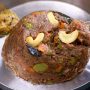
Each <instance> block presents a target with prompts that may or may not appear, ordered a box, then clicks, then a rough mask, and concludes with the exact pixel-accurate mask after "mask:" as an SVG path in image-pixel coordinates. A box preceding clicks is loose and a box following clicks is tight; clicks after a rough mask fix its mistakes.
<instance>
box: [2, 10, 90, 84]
mask: <svg viewBox="0 0 90 90" xmlns="http://www.w3.org/2000/svg"><path fill="white" fill-rule="evenodd" d="M89 46H90V33H89V26H88V25H87V24H86V23H85V22H84V21H80V20H76V19H73V18H70V17H69V16H67V15H64V14H62V13H60V12H54V11H37V12H33V13H30V14H29V15H27V16H25V17H23V18H22V19H21V20H20V21H19V23H18V24H17V25H16V26H15V27H14V28H13V30H12V32H11V34H10V35H9V36H8V38H7V39H6V41H5V44H4V46H3V50H2V56H3V59H4V62H5V64H6V65H7V66H8V67H9V68H10V69H11V70H12V71H13V72H14V74H16V76H18V77H21V78H23V79H24V80H26V81H31V82H32V83H35V84H54V83H61V82H65V81H68V80H71V79H73V78H74V77H76V76H77V75H78V74H79V73H80V72H82V71H83V70H84V68H85V66H86V64H87V62H88V48H89Z"/></svg>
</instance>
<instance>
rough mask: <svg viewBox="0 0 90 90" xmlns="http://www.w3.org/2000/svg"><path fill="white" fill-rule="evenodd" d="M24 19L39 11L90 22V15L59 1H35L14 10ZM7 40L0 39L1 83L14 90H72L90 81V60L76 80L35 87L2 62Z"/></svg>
mask: <svg viewBox="0 0 90 90" xmlns="http://www.w3.org/2000/svg"><path fill="white" fill-rule="evenodd" d="M12 10H13V11H15V12H16V13H17V15H18V16H19V17H20V18H22V17H23V16H25V15H27V14H28V13H30V12H33V11H38V10H54V11H58V12H62V13H65V14H67V15H69V16H71V17H73V18H77V19H82V20H86V21H89V20H90V15H89V14H88V13H87V12H85V11H83V10H82V9H80V8H78V7H76V6H73V5H70V4H67V3H63V2H58V1H33V2H28V3H25V4H22V5H19V6H16V7H14V8H12ZM5 38H6V37H4V38H0V83H2V84H3V85H5V86H7V87H9V88H11V89H14V90H71V89H75V88H78V87H80V86H82V85H84V84H86V83H87V82H89V81H90V60H89V62H88V64H87V66H86V68H85V70H84V72H82V73H81V74H80V75H78V76H77V77H76V78H75V79H73V80H71V81H68V82H65V83H60V84H54V85H33V84H31V83H30V82H26V81H24V80H22V79H20V78H18V77H16V76H15V75H13V73H12V72H11V71H9V70H8V69H7V68H6V67H5V65H4V63H3V60H2V57H1V51H2V46H3V44H4V41H5Z"/></svg>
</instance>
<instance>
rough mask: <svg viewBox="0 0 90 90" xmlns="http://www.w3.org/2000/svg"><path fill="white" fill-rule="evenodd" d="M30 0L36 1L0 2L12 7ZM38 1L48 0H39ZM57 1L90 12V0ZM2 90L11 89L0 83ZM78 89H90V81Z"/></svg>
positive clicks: (0, 89)
mask: <svg viewBox="0 0 90 90" xmlns="http://www.w3.org/2000/svg"><path fill="white" fill-rule="evenodd" d="M28 1H35V0H0V3H3V4H4V5H5V6H6V7H8V8H11V7H14V6H16V5H19V4H22V3H25V2H28ZM37 1H46V0H37ZM50 1H51V0H50ZM52 1H53V0H52ZM57 1H64V2H67V3H70V4H73V5H76V6H78V7H80V8H82V9H84V10H85V11H87V12H88V13H90V0H57ZM0 90H11V89H8V88H6V87H5V86H3V85H1V84H0ZM77 90H90V83H88V84H86V85H85V86H83V87H81V88H79V89H77Z"/></svg>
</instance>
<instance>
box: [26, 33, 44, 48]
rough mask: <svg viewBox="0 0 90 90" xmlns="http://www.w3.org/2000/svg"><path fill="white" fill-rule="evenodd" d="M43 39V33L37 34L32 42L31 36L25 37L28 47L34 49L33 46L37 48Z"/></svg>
mask: <svg viewBox="0 0 90 90" xmlns="http://www.w3.org/2000/svg"><path fill="white" fill-rule="evenodd" d="M43 39H44V33H39V34H38V35H37V37H36V39H35V40H33V38H32V37H31V36H29V37H27V38H26V42H27V43H28V44H29V45H31V46H33V47H35V46H38V45H39V44H40V43H41V42H42V41H43Z"/></svg>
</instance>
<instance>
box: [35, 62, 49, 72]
mask: <svg viewBox="0 0 90 90" xmlns="http://www.w3.org/2000/svg"><path fill="white" fill-rule="evenodd" d="M33 69H34V70H35V71H36V72H38V73H43V72H45V71H46V70H47V69H48V65H47V64H45V63H39V64H36V65H34V67H33Z"/></svg>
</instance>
